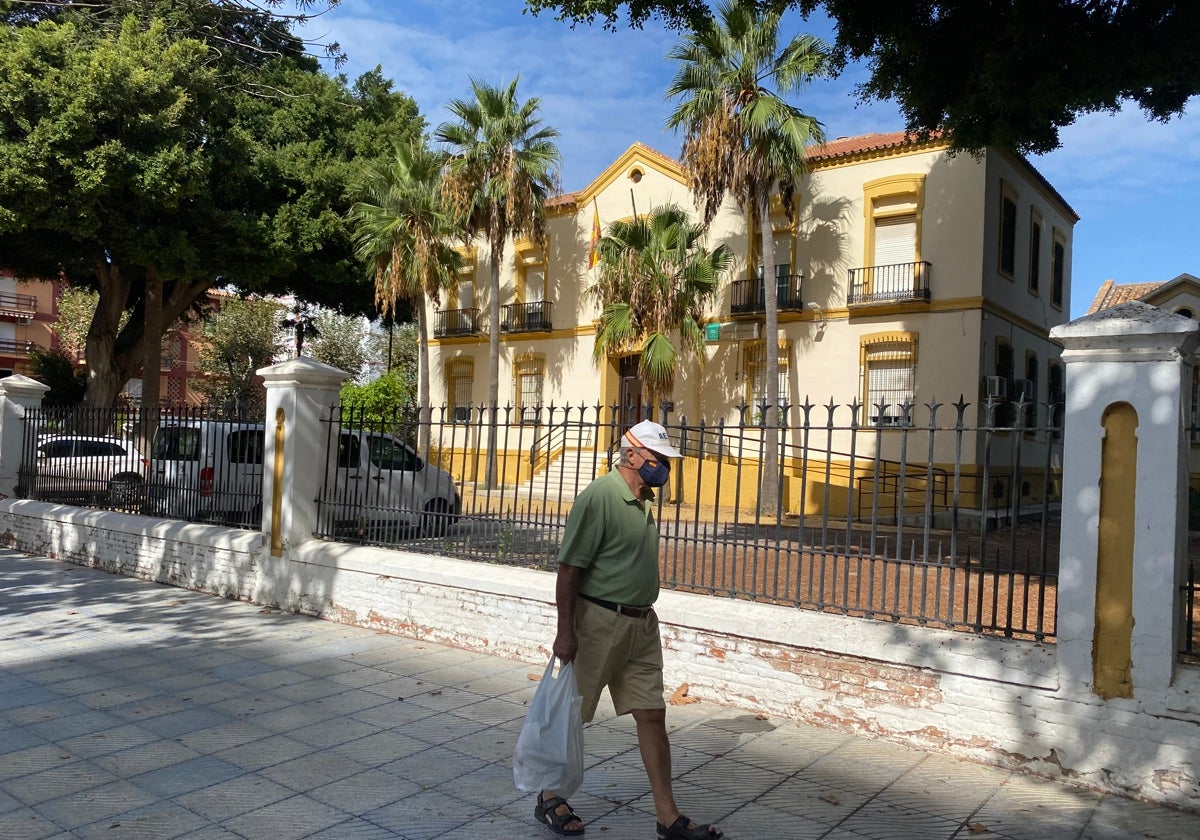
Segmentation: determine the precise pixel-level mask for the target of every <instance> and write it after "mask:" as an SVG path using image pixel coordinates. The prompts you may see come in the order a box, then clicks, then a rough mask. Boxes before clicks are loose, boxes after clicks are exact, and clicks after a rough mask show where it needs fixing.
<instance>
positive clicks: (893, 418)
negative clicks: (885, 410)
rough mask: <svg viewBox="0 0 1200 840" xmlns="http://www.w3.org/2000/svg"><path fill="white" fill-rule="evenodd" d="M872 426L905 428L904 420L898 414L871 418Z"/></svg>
mask: <svg viewBox="0 0 1200 840" xmlns="http://www.w3.org/2000/svg"><path fill="white" fill-rule="evenodd" d="M871 425H872V426H903V425H904V418H903V417H901V416H899V415H896V414H883V415H877V416H875V417H872V418H871Z"/></svg>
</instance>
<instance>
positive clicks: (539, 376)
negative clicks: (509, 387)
mask: <svg viewBox="0 0 1200 840" xmlns="http://www.w3.org/2000/svg"><path fill="white" fill-rule="evenodd" d="M545 380H546V357H545V356H542V355H539V354H535V353H530V354H528V355H525V356H518V357H517V358H516V359H514V360H513V403H514V404H515V405H516V406H517V415H518V417H520V419H521V422H523V423H531V422H534V421H536V420H537V413H538V411H537V410H538V407H539V406H540V405H541V404H542V387H543V384H544V383H545Z"/></svg>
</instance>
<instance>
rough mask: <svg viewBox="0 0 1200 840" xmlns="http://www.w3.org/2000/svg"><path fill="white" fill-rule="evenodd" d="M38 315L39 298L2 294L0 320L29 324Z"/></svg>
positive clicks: (0, 295)
mask: <svg viewBox="0 0 1200 840" xmlns="http://www.w3.org/2000/svg"><path fill="white" fill-rule="evenodd" d="M36 314H37V298H36V297H34V296H33V295H18V294H14V293H13V292H0V319H3V320H6V321H20V322H21V323H23V324H28V323H29V322H30V321H32V320H33V316H34V315H36Z"/></svg>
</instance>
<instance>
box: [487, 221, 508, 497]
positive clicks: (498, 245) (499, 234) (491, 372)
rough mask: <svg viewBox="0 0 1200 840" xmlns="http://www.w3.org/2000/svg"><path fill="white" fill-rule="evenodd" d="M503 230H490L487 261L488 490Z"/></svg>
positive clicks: (495, 418) (493, 465) (493, 462)
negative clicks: (489, 253) (489, 256)
mask: <svg viewBox="0 0 1200 840" xmlns="http://www.w3.org/2000/svg"><path fill="white" fill-rule="evenodd" d="M506 238H507V236H506V235H504V232H503V231H492V232H491V235H490V236H489V239H491V260H492V262H491V265H490V266H489V270H488V280H489V284H488V285H489V287H490V288H489V292H490V294H489V297H488V396H487V405H486V406H484V410H485V411H487V410H490V411H491V417H490V418H489V420H488V424H487V472H486V476H485V480H486V482H487V488H488V489H489V490H492V489H495V488H496V487H498V486H499V482H500V477H499V475H498V474H497V473H498V469H497V453H496V426H497V423H498V422H499V412H500V261H501V260H502V259H503V258H504V240H505V239H506Z"/></svg>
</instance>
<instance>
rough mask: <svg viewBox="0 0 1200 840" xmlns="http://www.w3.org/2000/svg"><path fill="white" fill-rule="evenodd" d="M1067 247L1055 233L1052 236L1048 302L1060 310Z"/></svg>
mask: <svg viewBox="0 0 1200 840" xmlns="http://www.w3.org/2000/svg"><path fill="white" fill-rule="evenodd" d="M1066 263H1067V245H1066V243H1065V242H1064V241H1063V240H1062V238H1061V237H1060V236H1059V234H1058V232H1057V231H1056V232H1055V234H1054V252H1053V258H1052V260H1051V264H1050V271H1051V280H1050V283H1051V285H1050V302H1051V303H1053V304H1054V305H1055V306H1057V307H1058V308H1059V309H1062V305H1063V284H1064V282H1065V278H1066V271H1067V265H1066Z"/></svg>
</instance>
